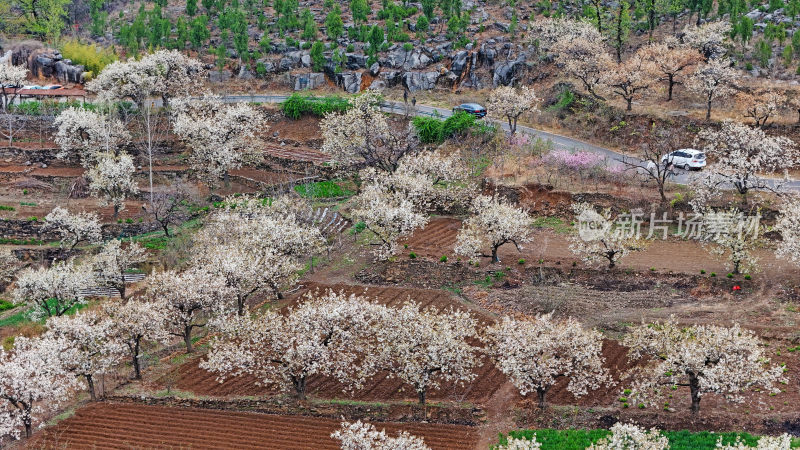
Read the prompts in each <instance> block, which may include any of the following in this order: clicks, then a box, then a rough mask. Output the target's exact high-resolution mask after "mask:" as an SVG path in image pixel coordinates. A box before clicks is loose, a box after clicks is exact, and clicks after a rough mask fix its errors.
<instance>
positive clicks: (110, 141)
mask: <svg viewBox="0 0 800 450" xmlns="http://www.w3.org/2000/svg"><path fill="white" fill-rule="evenodd" d="M54 125H55V126H56V127H58V130H57V131H56V134H55V142H56V144H57V145H58V146H59V148H60V149H61V150H60V151H59V152H58V153H56V157H57V158H60V159H67V158H70V157H72V156H73V154H76V155H77V156H78V158H79V160H80V163H81V165H83V167H85V168H87V169H88V168H91V167H92V166H93V165H94V164H96V162H97V158H98V155H99V154H101V153H107V154H114V155H117V154H119V152H120V149H121V148H122V147H123V146H124V145H126V144H127V143H128V142H130V139H131V136H130V133H128V130H126V129H125V125H124V124H123V123H122V122H121V121H120V120H119V119H117V118H115V117H112V116H111V115H109V114H105V113H103V112H96V111H90V110H88V109H83V108H75V107H69V108H67V109H65V110H64V111H62V112H61V113H60V114H59V115H58V116H56V118H55V121H54Z"/></svg>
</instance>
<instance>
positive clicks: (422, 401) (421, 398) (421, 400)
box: [417, 391, 425, 406]
mask: <svg viewBox="0 0 800 450" xmlns="http://www.w3.org/2000/svg"><path fill="white" fill-rule="evenodd" d="M417 399H418V400H419V404H420V405H423V406H424V405H425V391H417Z"/></svg>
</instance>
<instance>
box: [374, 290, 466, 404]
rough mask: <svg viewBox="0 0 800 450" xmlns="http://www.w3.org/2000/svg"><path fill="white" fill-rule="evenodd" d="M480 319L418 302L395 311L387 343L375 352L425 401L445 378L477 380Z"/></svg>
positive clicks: (383, 337) (387, 324)
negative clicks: (476, 340)
mask: <svg viewBox="0 0 800 450" xmlns="http://www.w3.org/2000/svg"><path fill="white" fill-rule="evenodd" d="M476 326H477V321H476V320H475V319H474V318H473V317H471V316H470V315H469V314H468V313H467V312H464V311H454V310H448V311H440V310H438V309H437V308H435V307H428V308H421V307H420V306H419V305H418V304H416V303H414V302H413V301H410V302H406V303H405V304H404V305H403V306H402V307H401V308H399V309H395V310H393V311H391V313H390V314H389V315H387V316H386V319H385V320H384V321H383V323H382V324H381V327H380V329H379V330H378V332H379V336H380V337H379V339H380V342H383V343H384V344H383V346H382V347H379V348H377V349H374V350H373V351H376V352H379V354H380V356H379V358H380V359H381V361H382V364H383V365H384V368H385V369H386V370H387V371H388V372H389V375H390V376H394V377H397V378H399V379H400V380H402V381H404V382H405V383H408V384H410V385H411V386H413V387H414V390H415V391H416V392H417V398H418V399H419V403H420V404H421V405H424V404H425V401H426V398H427V394H428V392H429V391H430V390H431V389H436V388H438V387H439V386H441V383H442V382H447V383H448V384H451V385H458V384H463V383H466V382H469V381H472V380H473V379H475V372H474V371H473V369H474V368H475V367H476V366H477V365H478V358H477V351H478V349H477V348H475V347H473V346H472V345H471V343H470V341H472V340H474V339H476V338H477V332H476V328H475V327H476Z"/></svg>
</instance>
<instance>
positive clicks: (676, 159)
mask: <svg viewBox="0 0 800 450" xmlns="http://www.w3.org/2000/svg"><path fill="white" fill-rule="evenodd" d="M661 163H662V164H669V163H671V164H672V165H673V166H674V167H680V168H682V169H685V170H692V169H698V170H699V169H702V168H703V167H705V166H706V154H705V153H703V152H701V151H700V150H695V149H692V148H682V149H680V150H675V151H674V152H672V153H667V154H666V155H664V156H662V157H661Z"/></svg>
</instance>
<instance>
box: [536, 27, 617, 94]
mask: <svg viewBox="0 0 800 450" xmlns="http://www.w3.org/2000/svg"><path fill="white" fill-rule="evenodd" d="M551 51H552V52H553V53H554V54H555V55H556V62H557V63H558V64H559V65H560V66H563V68H564V72H566V73H567V74H568V75H569V76H571V77H572V78H576V79H578V80H580V81H581V83H582V84H583V87H584V88H585V89H586V91H587V92H589V94H591V95H592V96H593V97H594V98H596V99H600V100H604V98H603V97H602V96H601V95H600V94H598V93H597V90H598V88H600V87H602V86H604V85H605V80H606V75H607V71H608V69H609V68H610V67H613V65H614V62H613V60H612V58H611V55H609V53H608V51H607V50H606V47H605V45H603V38H602V36H600V35H599V33H598V34H597V35H596V36H595V37H589V36H586V37H583V36H571V35H569V34H567V35H566V36H564V37H562V38H561V39H559V40H558V41H557V42H556V43H555V45H554V46H553V48H552V49H551Z"/></svg>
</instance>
